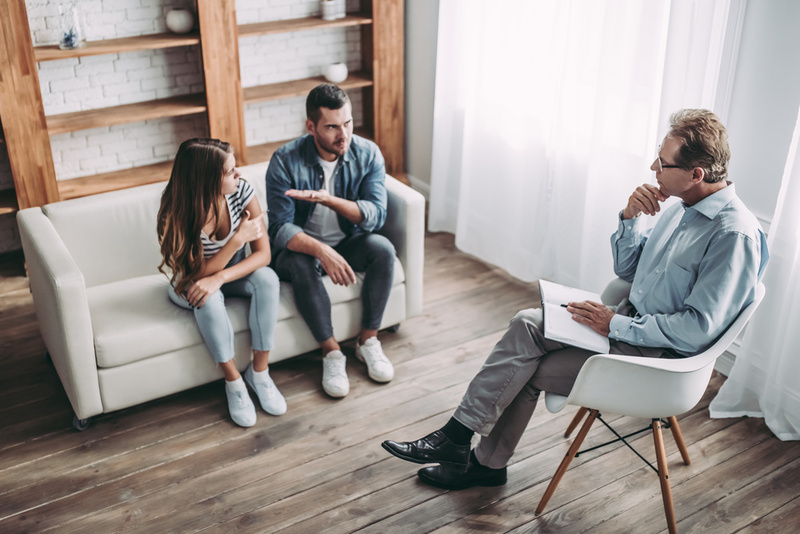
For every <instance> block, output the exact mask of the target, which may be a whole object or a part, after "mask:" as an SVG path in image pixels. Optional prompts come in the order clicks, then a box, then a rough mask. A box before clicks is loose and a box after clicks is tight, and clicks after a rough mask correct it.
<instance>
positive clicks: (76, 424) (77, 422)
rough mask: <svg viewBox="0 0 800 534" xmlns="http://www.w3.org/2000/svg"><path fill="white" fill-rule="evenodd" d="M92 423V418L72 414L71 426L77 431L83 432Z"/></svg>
mask: <svg viewBox="0 0 800 534" xmlns="http://www.w3.org/2000/svg"><path fill="white" fill-rule="evenodd" d="M91 423H92V418H91V417H87V418H86V419H78V416H77V415H73V416H72V428H74V429H75V430H77V431H78V432H83V431H84V430H86V429H87V428H89V425H90V424H91Z"/></svg>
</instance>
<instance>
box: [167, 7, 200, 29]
mask: <svg viewBox="0 0 800 534" xmlns="http://www.w3.org/2000/svg"><path fill="white" fill-rule="evenodd" d="M166 22H167V28H169V31H171V32H172V33H189V32H190V31H192V28H194V15H192V12H191V11H189V10H188V9H183V8H176V9H170V10H169V11H168V12H167V19H166Z"/></svg>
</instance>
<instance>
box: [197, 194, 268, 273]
mask: <svg viewBox="0 0 800 534" xmlns="http://www.w3.org/2000/svg"><path fill="white" fill-rule="evenodd" d="M254 194H255V190H254V189H253V186H252V185H250V184H248V183H247V182H246V181H244V180H242V179H241V178H240V179H239V188H238V189H237V190H236V192H235V193H231V194H230V195H225V200H226V201H227V205H228V213H230V216H231V231H230V232H228V235H226V236H225V237H223V238H222V239H220V240H217V239H214V238H213V237H208V236H207V235H206V233H205V232H202V231H201V232H200V241H201V243H202V244H203V257H204V258H210V257H212V256H214V255H215V254H216V253H217V252H219V249H221V248H222V247H223V246H225V243H227V242H228V240H229V239H230V238H231V237H232V236H233V234H234V232H236V229H237V228H239V223H240V222H241V220H242V213H244V208H245V207H246V206H247V204H248V203H249V202H250V201H251V200H252V199H253V195H254ZM242 248H244V246H243V247H242Z"/></svg>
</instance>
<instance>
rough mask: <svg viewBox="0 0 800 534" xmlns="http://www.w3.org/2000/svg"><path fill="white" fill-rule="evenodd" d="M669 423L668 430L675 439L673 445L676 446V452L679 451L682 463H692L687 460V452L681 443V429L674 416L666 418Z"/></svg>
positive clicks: (684, 445)
mask: <svg viewBox="0 0 800 534" xmlns="http://www.w3.org/2000/svg"><path fill="white" fill-rule="evenodd" d="M667 420H668V421H669V428H670V430H672V437H673V438H675V444H676V445H678V450H679V451H681V458H683V463H685V464H686V465H689V464H691V463H692V461H691V460H690V459H689V451H687V450H686V444H685V443H684V442H683V434H682V433H681V427H680V425H678V418H677V417H675V416H672V417H669V418H667Z"/></svg>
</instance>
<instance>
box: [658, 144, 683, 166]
mask: <svg viewBox="0 0 800 534" xmlns="http://www.w3.org/2000/svg"><path fill="white" fill-rule="evenodd" d="M660 153H661V145H658V148H657V149H656V163H657V164H658V172H663V171H664V169H680V168H681V166H680V165H664V163H663V162H662V161H661V156H660V155H659V154H660Z"/></svg>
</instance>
